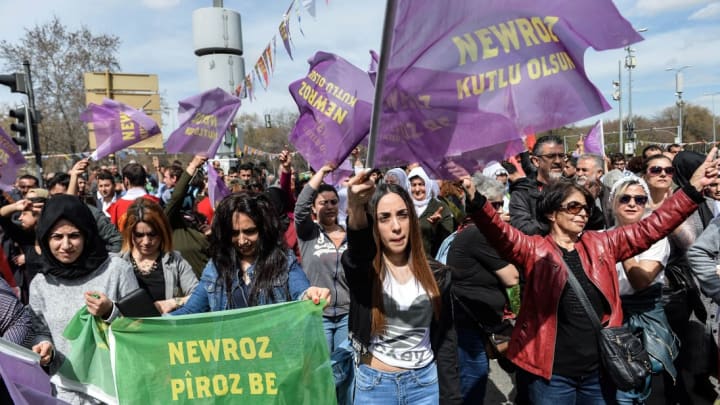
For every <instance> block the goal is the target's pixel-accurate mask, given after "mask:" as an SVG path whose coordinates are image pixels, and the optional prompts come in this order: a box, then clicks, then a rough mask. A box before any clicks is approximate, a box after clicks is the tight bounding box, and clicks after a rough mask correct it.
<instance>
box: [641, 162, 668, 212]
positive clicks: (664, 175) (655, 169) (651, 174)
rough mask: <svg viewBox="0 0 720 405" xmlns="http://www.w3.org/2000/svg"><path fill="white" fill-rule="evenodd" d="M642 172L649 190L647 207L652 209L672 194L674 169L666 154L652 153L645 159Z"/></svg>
mask: <svg viewBox="0 0 720 405" xmlns="http://www.w3.org/2000/svg"><path fill="white" fill-rule="evenodd" d="M642 173H643V174H642V178H643V180H645V182H647V185H648V189H649V190H650V197H651V198H650V202H649V205H648V208H650V209H653V210H654V209H655V208H657V207H659V206H660V205H662V203H663V202H664V201H665V199H667V198H668V197H669V196H670V195H671V194H672V187H673V175H674V174H675V169H674V168H673V165H672V161H671V160H670V159H669V158H668V157H667V156H665V155H654V156H650V157H649V158H647V159H646V160H645V162H644V163H643V169H642Z"/></svg>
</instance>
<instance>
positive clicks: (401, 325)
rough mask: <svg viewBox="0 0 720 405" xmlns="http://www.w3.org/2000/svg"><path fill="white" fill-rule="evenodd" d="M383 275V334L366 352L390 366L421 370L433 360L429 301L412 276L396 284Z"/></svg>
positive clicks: (431, 311)
mask: <svg viewBox="0 0 720 405" xmlns="http://www.w3.org/2000/svg"><path fill="white" fill-rule="evenodd" d="M385 274H386V277H385V280H384V281H383V307H384V310H385V333H384V334H382V335H379V336H375V337H373V338H372V341H371V342H370V353H372V355H373V356H375V357H376V358H377V359H379V360H380V361H382V362H383V363H385V364H388V365H390V366H393V367H400V368H405V369H419V368H423V367H425V366H427V365H428V364H430V363H431V362H432V361H433V358H434V357H433V352H432V347H431V346H430V322H432V318H433V307H432V302H430V299H429V297H428V295H427V294H426V293H425V290H424V289H423V288H422V286H421V285H420V283H418V282H417V281H416V280H415V277H411V278H410V280H408V281H407V282H406V283H405V284H399V283H398V282H397V280H395V278H394V277H393V276H392V274H391V273H390V272H389V271H388V272H386V273H385Z"/></svg>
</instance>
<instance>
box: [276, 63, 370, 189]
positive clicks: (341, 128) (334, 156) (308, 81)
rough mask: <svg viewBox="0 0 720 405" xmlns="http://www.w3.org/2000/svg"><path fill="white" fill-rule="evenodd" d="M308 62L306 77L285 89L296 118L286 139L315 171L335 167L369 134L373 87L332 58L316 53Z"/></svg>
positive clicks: (354, 70)
mask: <svg viewBox="0 0 720 405" xmlns="http://www.w3.org/2000/svg"><path fill="white" fill-rule="evenodd" d="M309 63H310V73H308V75H307V76H306V77H304V78H302V79H300V80H298V81H295V82H293V83H291V84H290V94H292V97H293V99H295V103H297V105H298V109H299V111H300V116H299V117H298V120H297V122H296V123H295V127H294V128H293V130H292V132H291V133H290V136H289V139H290V142H291V143H292V144H293V145H294V146H295V148H296V149H297V150H298V152H300V153H301V154H302V155H303V157H305V159H307V161H308V162H309V163H310V164H311V165H312V167H314V168H315V169H319V168H321V167H322V166H323V165H325V164H328V163H333V164H335V165H337V166H340V165H341V164H342V163H343V161H344V160H345V158H346V157H347V156H348V155H350V152H351V151H352V150H353V149H354V148H355V146H357V144H358V143H360V141H361V140H362V139H363V138H364V137H365V135H367V133H368V131H369V130H370V114H371V109H372V99H373V85H372V83H371V82H370V78H369V77H368V74H367V72H365V71H363V70H361V69H360V68H357V67H355V66H353V65H352V64H350V63H349V62H347V61H346V60H345V59H342V58H340V57H338V56H336V55H333V54H330V53H325V52H318V53H316V54H315V56H314V57H313V58H312V59H311V60H310V61H309ZM350 170H351V169H350ZM344 171H345V170H340V171H338V170H336V171H335V172H334V175H335V176H342V175H343V174H347V173H344ZM335 181H337V178H336V179H335Z"/></svg>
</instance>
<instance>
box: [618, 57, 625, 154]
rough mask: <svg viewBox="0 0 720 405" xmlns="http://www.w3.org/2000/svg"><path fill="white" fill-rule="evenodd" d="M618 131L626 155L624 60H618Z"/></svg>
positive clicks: (621, 149)
mask: <svg viewBox="0 0 720 405" xmlns="http://www.w3.org/2000/svg"><path fill="white" fill-rule="evenodd" d="M618 113H619V115H620V116H619V118H618V127H619V128H618V132H619V134H620V140H619V141H618V142H619V143H620V145H619V146H620V149H619V150H620V153H622V154H623V156H624V155H625V141H624V140H623V116H622V61H618Z"/></svg>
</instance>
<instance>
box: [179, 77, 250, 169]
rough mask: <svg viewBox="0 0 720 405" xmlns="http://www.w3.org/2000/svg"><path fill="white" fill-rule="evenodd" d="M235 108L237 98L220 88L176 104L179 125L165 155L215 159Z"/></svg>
mask: <svg viewBox="0 0 720 405" xmlns="http://www.w3.org/2000/svg"><path fill="white" fill-rule="evenodd" d="M239 108H240V99H239V98H237V97H234V96H231V95H230V94H228V93H227V92H225V91H224V90H222V89H220V88H215V89H212V90H208V91H206V92H204V93H202V94H199V95H196V96H192V97H188V98H186V99H185V100H182V101H180V107H179V108H178V121H180V126H179V127H178V129H176V130H175V131H173V133H172V134H171V135H170V138H168V140H167V142H166V143H165V149H166V150H167V151H168V152H169V153H191V154H204V155H207V156H208V157H213V156H215V153H216V152H217V150H218V147H219V146H220V142H222V140H223V137H224V136H225V131H227V129H228V128H229V127H230V123H232V120H233V118H235V114H236V113H237V110H238V109H239Z"/></svg>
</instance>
